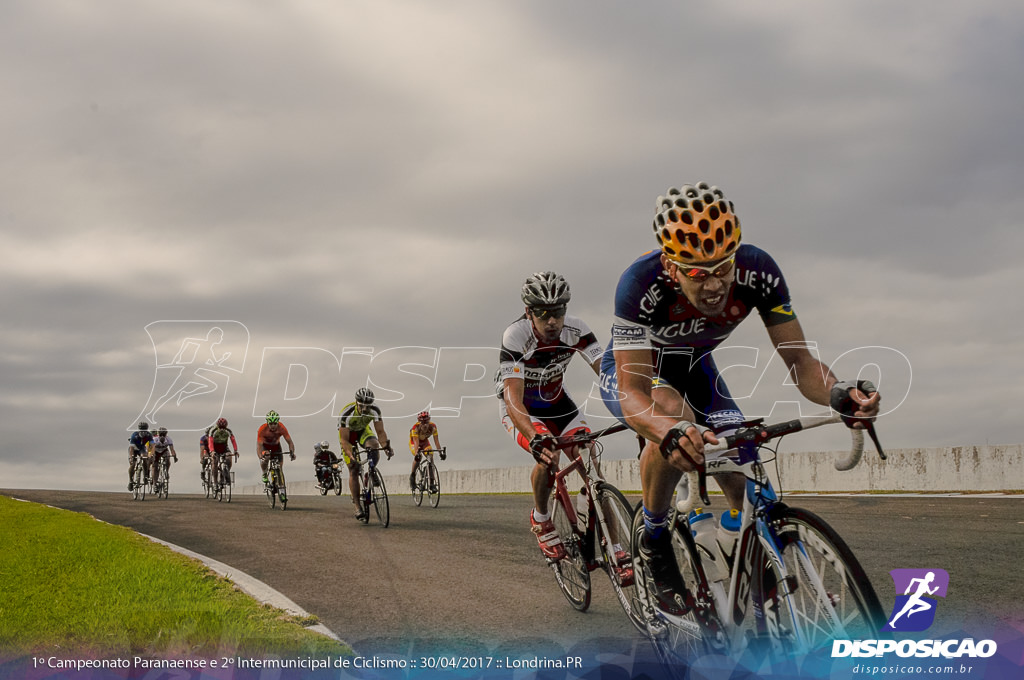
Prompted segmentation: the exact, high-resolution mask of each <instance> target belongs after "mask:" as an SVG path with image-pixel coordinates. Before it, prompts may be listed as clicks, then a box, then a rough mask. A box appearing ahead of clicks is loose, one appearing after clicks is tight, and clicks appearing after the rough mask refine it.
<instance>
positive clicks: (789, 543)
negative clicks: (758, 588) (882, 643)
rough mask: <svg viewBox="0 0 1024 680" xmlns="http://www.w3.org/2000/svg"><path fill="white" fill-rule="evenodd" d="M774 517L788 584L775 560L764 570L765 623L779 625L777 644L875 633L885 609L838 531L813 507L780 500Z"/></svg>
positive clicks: (787, 646) (797, 648)
mask: <svg viewBox="0 0 1024 680" xmlns="http://www.w3.org/2000/svg"><path fill="white" fill-rule="evenodd" d="M771 518H772V523H773V526H774V528H775V534H776V537H777V540H778V544H779V546H780V548H781V549H782V560H783V562H784V564H785V566H786V571H787V572H788V579H787V580H786V583H787V587H786V588H779V584H780V583H782V582H783V580H782V577H781V574H779V573H778V572H777V571H776V569H775V567H774V566H773V565H772V566H770V567H769V568H768V569H767V570H766V571H765V572H764V574H763V576H762V578H763V581H762V583H761V585H762V590H763V603H764V612H765V617H766V619H767V621H766V626H767V629H768V631H777V643H778V645H777V646H778V647H779V648H781V649H782V650H783V651H784V652H786V653H790V654H792V653H807V652H810V651H813V650H815V649H818V648H820V647H823V646H826V645H828V644H830V643H831V642H832V640H834V639H846V640H851V639H875V638H877V637H878V632H879V630H880V629H881V627H882V626H884V625H885V613H884V612H883V611H882V606H881V604H880V603H879V601H878V596H877V595H876V594H875V590H874V588H873V587H872V586H871V581H870V580H869V579H868V577H867V574H866V573H865V572H864V568H863V567H861V565H860V562H858V561H857V558H856V557H855V556H854V554H853V551H852V550H850V548H849V546H847V545H846V542H845V541H844V540H843V539H842V538H841V537H840V536H839V534H838V533H836V531H835V530H834V529H833V528H832V527H831V526H829V525H828V523H826V522H825V520H823V519H821V518H820V517H818V516H817V515H815V514H814V513H812V512H810V511H807V510H803V509H801V508H791V507H788V506H786V505H783V504H781V503H780V504H778V505H776V506H775V507H774V508H773V509H772V511H771ZM755 585H756V584H755ZM787 590H788V591H789V593H790V594H789V595H788V597H787V596H786V595H785V594H784V591H787Z"/></svg>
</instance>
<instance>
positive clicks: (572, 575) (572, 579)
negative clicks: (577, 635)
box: [551, 487, 591, 612]
mask: <svg viewBox="0 0 1024 680" xmlns="http://www.w3.org/2000/svg"><path fill="white" fill-rule="evenodd" d="M556 488H557V487H556ZM551 507H552V511H551V521H552V522H554V524H555V529H556V530H557V531H558V536H559V537H560V538H561V539H562V544H563V546H564V547H565V559H562V560H558V561H557V562H553V563H552V564H551V566H552V568H553V569H554V570H555V581H557V582H558V587H559V588H561V590H562V594H563V595H565V599H566V600H568V601H569V604H571V605H572V606H573V608H574V609H576V610H578V611H581V612H585V611H587V609H588V608H589V607H590V597H591V590H590V570H589V569H588V568H587V558H586V556H585V555H584V552H583V537H582V536H580V535H579V534H578V533H576V527H575V526H574V523H573V522H570V521H569V515H568V514H566V511H565V508H563V507H562V504H561V503H560V502H559V500H558V495H557V494H556V493H552V494H551Z"/></svg>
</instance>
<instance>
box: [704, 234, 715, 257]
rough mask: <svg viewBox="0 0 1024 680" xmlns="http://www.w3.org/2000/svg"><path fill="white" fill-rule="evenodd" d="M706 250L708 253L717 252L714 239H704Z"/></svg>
mask: <svg viewBox="0 0 1024 680" xmlns="http://www.w3.org/2000/svg"><path fill="white" fill-rule="evenodd" d="M704 252H705V253H707V254H708V255H710V254H711V253H713V252H715V242H714V241H713V240H712V239H709V238H706V239H704Z"/></svg>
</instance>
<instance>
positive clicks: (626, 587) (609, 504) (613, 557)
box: [595, 482, 647, 633]
mask: <svg viewBox="0 0 1024 680" xmlns="http://www.w3.org/2000/svg"><path fill="white" fill-rule="evenodd" d="M595 502H596V505H597V506H598V507H600V509H601V515H602V516H603V517H604V525H603V526H602V524H601V522H595V525H596V529H597V537H598V543H599V544H600V546H601V553H602V555H603V558H604V568H605V571H606V572H607V573H608V578H610V579H611V582H612V589H613V590H615V596H616V597H617V598H618V599H619V604H620V605H622V610H623V611H624V612H625V613H626V617H627V618H628V619H629V621H630V623H632V624H633V625H634V626H635V627H636V628H637V630H639V631H640V632H641V633H644V632H647V626H646V625H645V622H644V616H643V612H642V608H641V602H640V598H639V595H638V594H637V590H636V567H635V566H634V565H633V553H632V550H631V541H630V539H629V535H630V527H631V526H632V523H633V512H634V510H633V506H632V504H631V503H630V502H629V501H628V500H626V497H625V496H623V495H622V492H621V491H619V490H618V489H616V488H615V487H614V486H612V485H611V484H608V483H606V482H601V483H599V484H598V485H597V496H596V498H595ZM595 520H596V518H595ZM627 569H629V570H632V574H628V573H627V574H626V575H625V580H624V578H623V570H627Z"/></svg>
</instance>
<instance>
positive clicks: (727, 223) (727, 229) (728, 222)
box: [725, 220, 732, 236]
mask: <svg viewBox="0 0 1024 680" xmlns="http://www.w3.org/2000/svg"><path fill="white" fill-rule="evenodd" d="M725 235H726V236H732V220H726V221H725Z"/></svg>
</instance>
